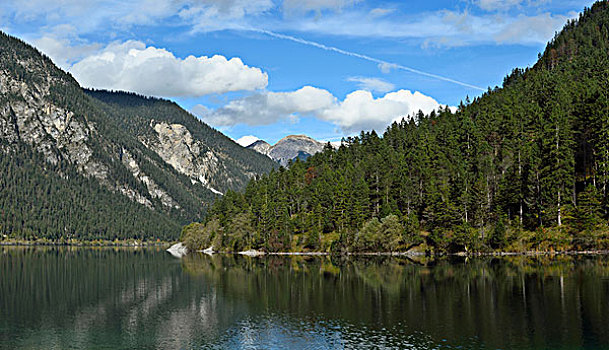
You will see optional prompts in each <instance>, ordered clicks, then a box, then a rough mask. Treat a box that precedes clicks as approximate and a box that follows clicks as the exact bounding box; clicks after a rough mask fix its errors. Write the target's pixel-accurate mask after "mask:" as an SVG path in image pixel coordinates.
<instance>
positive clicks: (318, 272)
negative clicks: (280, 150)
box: [0, 247, 609, 349]
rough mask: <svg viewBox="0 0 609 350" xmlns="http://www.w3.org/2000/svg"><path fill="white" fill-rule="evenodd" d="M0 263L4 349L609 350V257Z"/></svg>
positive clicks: (134, 258) (129, 256) (132, 258)
mask: <svg viewBox="0 0 609 350" xmlns="http://www.w3.org/2000/svg"><path fill="white" fill-rule="evenodd" d="M0 252H1V254H0V348H20V349H28V348H29V349H40V348H45V349H49V348H51V349H70V348H73V349H81V348H87V349H120V348H129V349H133V348H135V349H151V348H160V349H178V348H182V349H227V348H228V349H334V348H338V349H343V348H348V349H392V348H395V349H609V258H608V257H607V256H592V257H590V256H588V257H585V256H579V257H575V258H573V257H556V258H535V259H531V258H523V257H518V258H502V259H470V260H463V259H461V260H454V259H453V260H436V261H433V260H419V261H414V260H409V259H406V258H358V259H352V258H351V259H333V258H330V257H308V258H303V257H293V258H290V257H265V258H248V257H234V256H214V257H209V256H205V255H195V256H188V257H186V258H184V259H182V260H179V259H175V258H173V257H172V256H170V255H169V254H167V253H165V252H164V251H162V250H153V249H147V250H130V249H108V248H105V249H87V248H14V247H12V248H9V247H0Z"/></svg>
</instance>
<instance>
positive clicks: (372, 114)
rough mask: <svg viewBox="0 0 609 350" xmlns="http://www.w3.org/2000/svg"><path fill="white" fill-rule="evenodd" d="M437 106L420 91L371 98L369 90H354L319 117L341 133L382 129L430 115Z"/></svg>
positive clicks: (401, 91)
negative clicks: (409, 117) (415, 117)
mask: <svg viewBox="0 0 609 350" xmlns="http://www.w3.org/2000/svg"><path fill="white" fill-rule="evenodd" d="M439 106H440V104H439V103H438V102H437V101H436V100H434V99H433V98H431V97H429V96H426V95H423V94H422V93H420V92H418V91H417V92H415V93H412V92H410V91H408V90H399V91H396V92H390V93H388V94H386V95H385V96H383V97H379V98H374V97H373V96H372V94H371V93H370V92H369V91H362V90H358V91H354V92H352V93H350V94H349V95H347V97H345V99H344V101H342V102H340V103H339V104H336V105H334V106H333V107H331V108H327V109H325V110H323V111H321V112H319V114H318V115H319V117H320V118H321V119H324V120H328V121H331V122H334V123H335V124H337V125H339V126H340V127H341V128H342V129H343V130H344V131H347V132H357V131H359V130H370V129H376V130H383V129H385V128H386V127H387V125H389V124H390V123H391V122H393V121H396V120H401V119H402V118H405V117H407V116H408V115H412V114H413V113H416V112H418V111H419V110H422V111H423V113H429V112H431V111H432V110H435V109H437V108H438V107H439Z"/></svg>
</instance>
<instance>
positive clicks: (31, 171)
mask: <svg viewBox="0 0 609 350" xmlns="http://www.w3.org/2000/svg"><path fill="white" fill-rule="evenodd" d="M85 92H86V93H85ZM92 96H93V97H92ZM0 166H1V168H0V172H1V174H2V176H1V177H0V234H1V235H2V237H5V236H6V237H14V238H30V239H35V238H48V239H53V240H57V239H67V238H81V239H127V238H139V239H152V238H162V239H173V238H176V237H177V235H178V234H179V228H180V226H181V225H183V224H184V223H186V222H190V221H192V220H193V219H195V220H196V219H197V218H199V219H200V218H202V217H203V214H204V213H205V211H206V210H207V207H208V206H209V204H210V203H211V202H212V201H213V200H214V199H215V197H217V196H218V195H217V193H220V192H225V191H227V190H228V189H235V190H237V189H241V188H243V186H244V185H245V183H246V182H247V180H248V179H249V178H250V177H252V176H254V175H255V174H261V173H264V172H267V171H269V170H271V169H272V168H273V167H274V166H275V165H274V163H273V162H272V161H271V160H268V159H267V158H266V157H264V156H262V155H258V154H257V153H256V152H254V151H251V150H247V149H244V148H242V147H240V146H238V145H237V144H236V143H234V142H232V141H230V140H229V139H228V138H227V137H225V136H224V135H222V134H220V133H219V132H217V131H215V130H213V129H211V128H209V127H208V126H206V125H204V124H203V123H201V122H199V121H198V120H196V118H194V117H193V116H192V115H190V114H188V113H187V112H185V111H183V110H182V109H180V108H179V107H178V106H177V105H175V104H174V103H171V102H169V101H165V100H158V99H152V98H144V97H141V96H137V95H134V94H127V93H111V92H92V91H83V90H82V89H81V87H80V86H79V85H78V83H77V82H76V81H75V80H74V79H73V78H72V77H71V76H70V75H69V74H67V73H65V72H63V71H62V70H60V69H59V68H57V67H56V66H55V65H53V63H52V62H51V60H50V59H49V58H48V57H45V56H44V55H42V54H40V53H39V52H38V51H37V50H36V49H34V48H32V47H31V46H29V45H27V44H25V43H24V42H23V41H21V40H19V39H16V38H13V37H11V36H8V35H6V34H4V33H0Z"/></svg>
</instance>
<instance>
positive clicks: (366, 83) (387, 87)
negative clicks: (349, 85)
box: [347, 77, 395, 92]
mask: <svg viewBox="0 0 609 350" xmlns="http://www.w3.org/2000/svg"><path fill="white" fill-rule="evenodd" d="M347 81H350V82H354V83H357V86H358V87H359V88H360V89H363V90H367V91H375V92H389V91H391V90H393V89H395V85H393V84H391V83H390V82H387V81H385V80H383V79H379V78H367V77H350V78H347Z"/></svg>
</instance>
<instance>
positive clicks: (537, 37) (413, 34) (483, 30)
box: [272, 10, 575, 70]
mask: <svg viewBox="0 0 609 350" xmlns="http://www.w3.org/2000/svg"><path fill="white" fill-rule="evenodd" d="M574 16H575V14H573V13H569V14H566V15H561V14H549V13H548V14H540V15H534V16H527V15H517V16H512V15H508V14H501V15H500V14H494V13H493V14H472V13H471V12H468V11H463V12H461V11H449V10H442V11H436V12H429V13H422V14H420V15H419V16H416V17H408V18H400V17H399V16H389V17H380V18H374V17H372V16H370V15H369V14H368V13H367V12H358V11H348V12H347V11H346V12H344V13H337V14H334V15H333V16H323V17H315V18H309V17H307V18H303V19H302V20H299V21H297V22H281V23H272V26H273V28H272V30H274V31H286V30H289V31H299V32H307V33H315V34H326V35H327V34H330V35H335V36H352V37H378V38H397V39H416V40H422V41H423V42H424V43H425V44H424V45H423V47H437V46H440V47H454V46H467V45H481V44H503V43H518V44H544V43H546V42H547V41H548V40H550V39H551V38H552V36H553V35H554V32H555V31H559V30H560V29H561V28H562V26H563V25H564V23H566V21H567V20H568V19H569V18H573V17H574ZM514 25H516V26H525V25H528V26H527V27H526V31H524V30H521V31H511V27H512V26H514ZM510 32H511V33H512V36H511V37H510V38H509V41H506V40H502V39H503V38H502V34H505V33H510ZM382 68H384V69H385V70H386V69H387V68H389V67H382Z"/></svg>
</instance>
